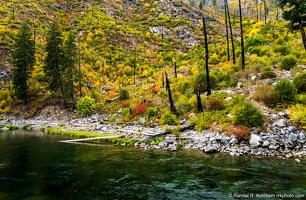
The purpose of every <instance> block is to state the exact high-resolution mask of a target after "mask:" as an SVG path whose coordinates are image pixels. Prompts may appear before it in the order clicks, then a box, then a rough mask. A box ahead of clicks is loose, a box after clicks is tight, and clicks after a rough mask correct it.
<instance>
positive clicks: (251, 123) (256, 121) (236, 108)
mask: <svg viewBox="0 0 306 200" xmlns="http://www.w3.org/2000/svg"><path fill="white" fill-rule="evenodd" d="M231 103H232V105H233V108H232V110H231V113H232V115H233V124H235V125H244V126H247V127H256V126H261V125H262V124H263V122H264V116H263V114H262V113H261V112H260V110H259V109H258V108H257V107H256V106H254V105H253V104H252V103H251V102H249V101H248V100H246V99H245V98H244V97H240V96H238V97H235V98H234V99H233V100H232V102H231Z"/></svg>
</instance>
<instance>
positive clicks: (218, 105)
mask: <svg viewBox="0 0 306 200" xmlns="http://www.w3.org/2000/svg"><path fill="white" fill-rule="evenodd" d="M205 107H206V108H207V109H208V110H221V109H223V108H225V105H224V101H223V100H220V99H209V100H208V101H207V102H206V104H205Z"/></svg>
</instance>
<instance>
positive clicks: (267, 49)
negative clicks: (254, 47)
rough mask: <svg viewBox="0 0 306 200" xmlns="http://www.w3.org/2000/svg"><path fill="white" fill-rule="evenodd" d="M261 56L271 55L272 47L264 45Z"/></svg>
mask: <svg viewBox="0 0 306 200" xmlns="http://www.w3.org/2000/svg"><path fill="white" fill-rule="evenodd" d="M259 56H261V57H262V56H268V57H270V56H271V47H267V46H264V47H262V48H261V51H260V54H259Z"/></svg>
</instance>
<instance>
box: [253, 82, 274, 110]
mask: <svg viewBox="0 0 306 200" xmlns="http://www.w3.org/2000/svg"><path fill="white" fill-rule="evenodd" d="M253 98H254V99H255V100H257V101H262V102H263V103H264V104H265V105H266V106H268V107H272V106H274V105H276V103H277V99H276V95H275V94H274V91H273V87H272V86H270V85H258V86H257V87H256V88H255V93H254V95H253Z"/></svg>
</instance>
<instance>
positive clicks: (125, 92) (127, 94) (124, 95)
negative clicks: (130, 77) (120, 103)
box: [119, 88, 130, 100]
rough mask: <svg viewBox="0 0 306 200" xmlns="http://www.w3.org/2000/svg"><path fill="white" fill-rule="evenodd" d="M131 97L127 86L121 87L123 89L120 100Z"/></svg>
mask: <svg viewBox="0 0 306 200" xmlns="http://www.w3.org/2000/svg"><path fill="white" fill-rule="evenodd" d="M129 98H130V94H129V91H128V90H127V89H125V88H121V90H120V92H119V99H120V100H125V99H129Z"/></svg>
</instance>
